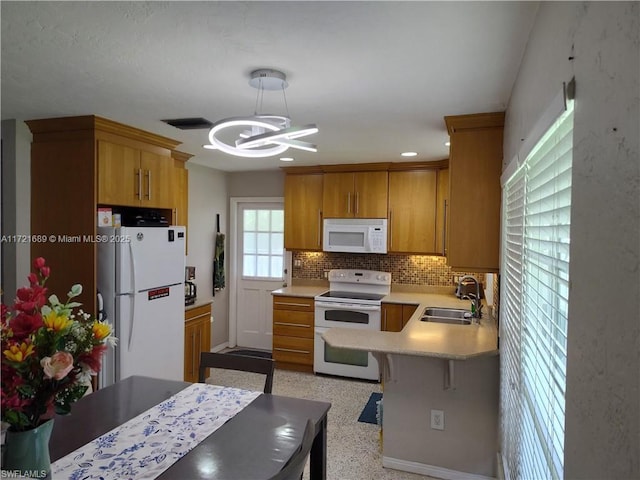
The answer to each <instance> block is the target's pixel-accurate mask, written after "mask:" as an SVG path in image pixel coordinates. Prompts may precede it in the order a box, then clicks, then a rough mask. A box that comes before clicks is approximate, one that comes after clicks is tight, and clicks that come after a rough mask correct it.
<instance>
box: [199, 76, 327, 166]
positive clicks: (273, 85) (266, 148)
mask: <svg viewBox="0 0 640 480" xmlns="http://www.w3.org/2000/svg"><path fill="white" fill-rule="evenodd" d="M249 85H251V86H252V87H254V88H256V89H258V94H257V98H256V108H255V111H254V114H253V115H252V116H248V117H230V118H225V119H223V120H220V121H218V122H216V123H214V124H213V125H212V127H211V130H209V144H208V145H203V146H204V148H207V149H209V150H220V151H221V152H224V153H228V154H229V155H236V156H238V157H250V158H259V157H271V156H273V155H279V154H281V153H283V152H285V151H286V150H288V149H289V147H291V148H297V149H299V150H306V151H308V152H317V151H318V148H317V146H316V145H314V144H312V143H308V142H305V141H301V140H299V138H301V137H305V136H307V135H311V134H313V133H317V132H318V127H316V125H315V124H309V125H303V126H291V118H290V117H289V107H288V105H287V97H286V95H285V93H284V89H285V88H287V87H288V86H289V84H288V83H287V77H286V75H285V74H284V73H282V72H280V71H278V70H271V69H265V68H263V69H259V70H254V71H253V72H251V77H250V79H249ZM265 90H282V96H283V99H284V104H285V109H286V115H272V114H260V113H258V104H260V105H262V100H263V98H264V91H265ZM232 129H235V130H232ZM238 130H239V133H238V134H237V136H238V138H237V139H236V140H235V141H229V140H228V138H227V139H226V141H225V138H223V132H224V131H226V132H227V133H228V132H230V131H238Z"/></svg>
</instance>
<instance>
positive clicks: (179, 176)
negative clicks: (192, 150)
mask: <svg viewBox="0 0 640 480" xmlns="http://www.w3.org/2000/svg"><path fill="white" fill-rule="evenodd" d="M171 156H172V157H173V161H174V164H173V173H172V175H173V205H174V210H173V215H172V222H171V224H172V225H184V226H185V227H186V226H188V224H189V170H187V169H186V168H185V163H186V162H187V161H188V160H189V159H190V158H191V157H192V156H193V155H191V154H189V153H183V152H178V151H173V152H171Z"/></svg>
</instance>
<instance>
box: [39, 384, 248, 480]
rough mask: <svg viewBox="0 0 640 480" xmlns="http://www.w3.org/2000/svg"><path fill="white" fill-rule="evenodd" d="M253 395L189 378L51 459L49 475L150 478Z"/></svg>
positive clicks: (196, 443)
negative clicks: (161, 397)
mask: <svg viewBox="0 0 640 480" xmlns="http://www.w3.org/2000/svg"><path fill="white" fill-rule="evenodd" d="M259 395H260V392H251V391H247V390H240V389H237V388H230V387H220V386H217V385H207V384H204V383H194V384H193V385H190V386H189V387H187V388H185V389H184V390H182V391H180V392H178V393H177V394H175V395H173V396H172V397H170V398H168V399H167V400H165V401H163V402H162V403H160V404H158V405H156V406H155V407H152V408H150V409H149V410H147V411H146V412H143V413H141V414H140V415H138V416H137V417H135V418H132V419H131V420H129V421H128V422H127V423H125V424H123V425H120V426H119V427H117V428H115V429H113V430H111V431H110V432H108V433H105V434H104V435H102V436H101V437H98V438H96V439H95V440H93V441H91V442H89V443H87V444H86V445H84V446H82V447H80V448H78V449H77V450H75V451H73V452H71V453H69V454H68V455H67V456H65V457H62V458H61V459H59V460H57V461H56V462H54V463H53V464H52V465H51V475H52V478H53V479H59V478H68V479H70V480H76V479H105V480H107V479H123V478H127V479H132V480H133V479H142V478H144V479H153V478H156V477H157V476H159V475H160V474H161V473H162V472H164V471H165V470H167V469H168V468H169V467H170V466H171V465H173V464H174V463H175V462H177V461H178V460H179V459H180V458H182V457H183V456H184V455H186V454H187V453H188V452H189V451H190V450H192V449H193V448H195V447H196V446H197V445H198V443H200V442H201V441H202V440H204V439H205V438H206V437H208V436H209V435H211V433H213V432H214V431H215V430H217V429H218V428H219V427H221V426H222V425H224V423H225V422H227V421H228V420H229V419H231V418H232V417H233V416H234V415H236V414H237V413H238V412H240V411H241V410H242V409H243V408H244V407H246V406H247V405H248V404H249V403H251V402H252V401H253V400H254V399H256V398H257V397H258V396H259Z"/></svg>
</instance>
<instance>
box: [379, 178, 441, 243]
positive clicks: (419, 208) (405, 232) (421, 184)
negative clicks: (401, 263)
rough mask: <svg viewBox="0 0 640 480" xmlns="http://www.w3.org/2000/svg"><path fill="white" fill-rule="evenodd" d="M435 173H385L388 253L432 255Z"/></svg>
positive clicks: (435, 223)
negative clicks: (387, 176) (386, 179)
mask: <svg viewBox="0 0 640 480" xmlns="http://www.w3.org/2000/svg"><path fill="white" fill-rule="evenodd" d="M437 177H438V170H436V169H429V170H409V171H392V172H389V226H388V235H389V251H390V252H407V253H436V228H437V222H436V211H437V185H438V178H437Z"/></svg>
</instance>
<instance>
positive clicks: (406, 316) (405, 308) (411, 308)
mask: <svg viewBox="0 0 640 480" xmlns="http://www.w3.org/2000/svg"><path fill="white" fill-rule="evenodd" d="M417 309H418V305H402V327H403V328H404V326H405V325H406V324H407V322H409V320H410V319H411V317H412V315H413V314H414V313H415V311H416V310H417Z"/></svg>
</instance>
